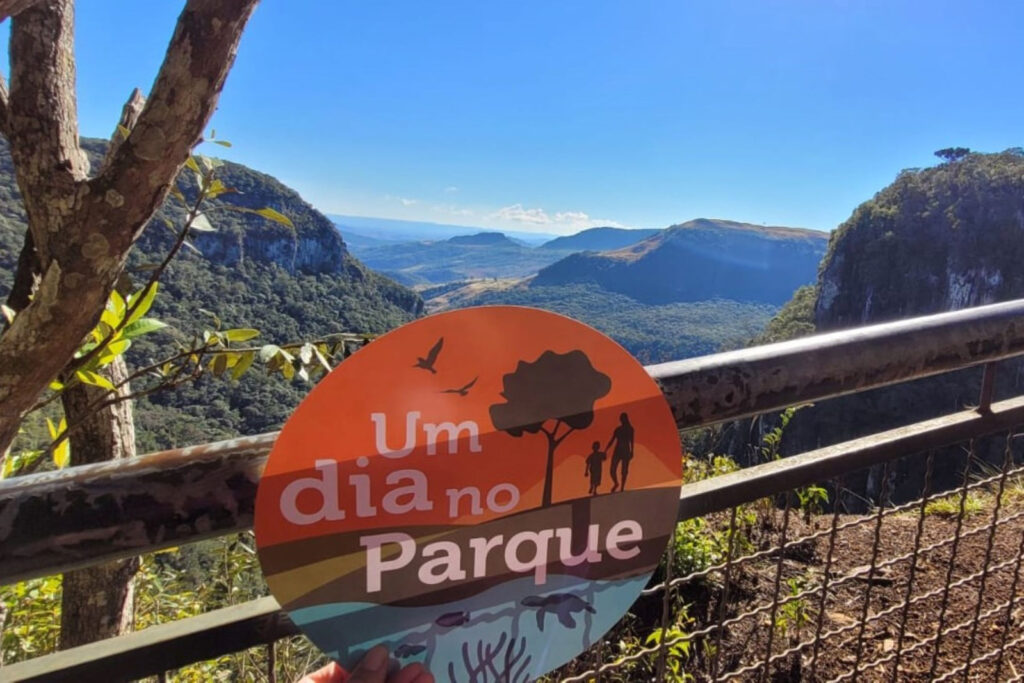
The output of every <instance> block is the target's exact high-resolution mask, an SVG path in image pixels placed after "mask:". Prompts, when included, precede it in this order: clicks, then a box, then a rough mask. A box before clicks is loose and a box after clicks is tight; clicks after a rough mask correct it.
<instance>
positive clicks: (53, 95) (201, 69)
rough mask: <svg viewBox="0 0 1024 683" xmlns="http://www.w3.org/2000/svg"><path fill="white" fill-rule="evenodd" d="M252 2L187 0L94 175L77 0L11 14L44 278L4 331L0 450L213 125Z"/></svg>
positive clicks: (24, 175) (23, 176) (13, 121)
mask: <svg viewBox="0 0 1024 683" xmlns="http://www.w3.org/2000/svg"><path fill="white" fill-rule="evenodd" d="M2 2H3V0H0V3H2ZM257 2H258V0H218V1H217V2H211V1H209V0H188V2H187V3H186V5H185V9H184V11H183V12H182V14H181V16H180V17H179V19H178V24H177V27H176V29H175V32H174V36H173V38H172V39H171V43H170V45H169V47H168V48H167V56H166V58H165V60H164V63H163V66H162V67H161V70H160V74H159V76H158V77H157V79H156V83H155V84H154V86H153V90H152V93H151V96H150V98H149V101H148V102H147V103H146V105H145V107H144V108H143V110H142V112H141V114H140V115H139V120H138V123H137V124H136V127H135V130H134V131H133V132H132V134H131V135H129V136H128V139H127V140H125V141H124V142H123V143H122V144H121V146H120V148H119V149H118V150H117V151H116V152H115V154H114V155H113V157H112V159H111V162H110V165H109V166H108V167H107V168H106V170H105V171H104V172H103V173H102V174H101V175H99V176H98V177H96V178H94V179H92V180H90V181H88V182H85V181H84V179H85V177H86V175H87V163H86V159H85V156H84V154H83V153H82V151H81V149H80V148H79V146H78V130H77V114H76V110H75V100H74V58H73V54H72V28H73V16H72V11H71V0H43V1H42V2H41V3H40V4H39V5H37V6H34V7H31V8H30V9H27V10H24V11H22V12H21V13H20V14H18V15H17V16H16V17H15V19H14V22H13V26H12V35H11V56H12V70H11V96H10V102H9V113H10V116H9V123H10V127H11V139H10V142H11V151H12V157H13V158H14V163H15V168H16V171H17V176H18V184H19V187H20V189H21V193H22V196H23V198H24V201H25V208H26V212H27V213H28V218H29V227H30V229H31V231H32V235H33V238H34V240H35V247H36V250H37V253H38V254H39V258H40V262H41V264H42V277H41V279H40V282H39V286H38V287H37V289H36V292H35V296H34V297H33V299H32V302H31V303H30V304H29V305H28V306H27V307H25V309H24V310H22V311H21V312H20V313H19V314H18V315H17V316H16V317H15V318H14V322H13V323H12V324H11V326H10V327H8V328H7V330H6V331H4V332H3V333H2V335H0V451H3V450H4V449H5V448H6V447H7V446H8V445H9V444H10V442H11V440H12V439H13V438H14V435H15V434H16V433H17V427H18V424H19V423H20V422H21V420H22V418H23V417H24V415H25V413H26V411H27V410H28V409H29V408H31V407H32V405H34V404H35V402H36V401H37V399H38V397H39V395H40V393H41V392H42V391H43V390H44V389H45V388H46V386H47V384H48V383H49V382H50V381H51V380H52V379H53V378H54V377H56V376H57V375H58V373H59V372H60V370H61V369H62V368H63V367H64V366H65V365H66V364H67V362H68V361H69V360H70V359H71V358H72V357H73V355H74V353H75V350H76V349H77V348H78V347H79V345H80V344H81V342H82V340H83V339H84V338H85V336H86V335H87V334H88V333H89V331H90V330H91V329H92V328H93V327H94V326H95V324H96V321H97V320H98V319H99V316H100V313H101V312H102V311H103V307H104V305H105V304H106V301H107V298H108V297H109V295H110V292H111V290H112V289H113V288H114V285H115V283H116V282H117V280H118V277H119V276H120V274H121V272H122V271H123V269H124V264H125V259H126V258H127V255H128V251H129V249H130V248H131V246H132V243H133V242H134V240H135V239H136V238H137V237H138V235H139V234H140V233H141V231H142V229H143V227H144V226H145V224H146V222H147V221H148V220H149V219H150V218H151V217H152V215H153V213H154V212H155V211H156V209H157V207H158V206H159V205H160V203H161V202H162V201H163V199H164V198H165V196H166V194H167V190H168V189H169V188H170V186H171V183H172V182H174V179H175V178H176V176H177V173H178V171H179V170H180V168H181V166H182V165H183V164H184V162H185V160H186V159H187V158H188V155H189V153H190V151H191V148H192V146H193V145H194V144H195V142H196V141H197V140H198V139H199V137H200V135H201V133H202V130H203V128H204V127H205V126H206V124H207V122H208V120H209V118H210V115H211V114H212V112H213V110H214V107H215V106H216V103H217V97H218V95H219V93H220V89H221V87H222V86H223V84H224V80H225V78H226V77H227V73H228V70H229V69H230V67H231V64H232V62H233V60H234V57H235V52H236V50H237V46H238V41H239V39H240V37H241V34H242V30H243V29H244V27H245V24H246V21H247V20H248V18H249V16H250V15H251V14H252V11H253V9H254V8H255V6H256V4H257ZM0 9H2V5H0Z"/></svg>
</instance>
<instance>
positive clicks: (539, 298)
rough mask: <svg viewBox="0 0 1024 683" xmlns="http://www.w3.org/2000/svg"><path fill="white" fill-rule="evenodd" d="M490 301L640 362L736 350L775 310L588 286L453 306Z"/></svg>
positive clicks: (486, 296) (486, 297) (498, 295)
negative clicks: (572, 324) (572, 326)
mask: <svg viewBox="0 0 1024 683" xmlns="http://www.w3.org/2000/svg"><path fill="white" fill-rule="evenodd" d="M491 304H508V305H513V306H534V307H536V308H543V309H545V310H548V311H552V312H554V313H561V314H562V315H567V316H569V317H571V318H575V319H576V320H580V321H582V322H584V323H587V324H588V325H591V326H592V327H594V328H596V329H598V330H600V331H601V332H604V333H605V334H607V335H609V336H610V337H612V338H613V339H615V341H617V342H619V343H620V344H622V345H623V346H624V347H625V348H626V350H627V351H629V352H630V353H631V354H633V355H634V356H635V357H636V358H637V359H638V360H639V361H640V362H642V363H660V362H664V361H668V360H675V359H678V358H689V357H692V356H699V355H703V354H707V353H714V352H716V351H721V350H723V349H729V348H738V347H740V346H742V345H743V344H744V343H745V342H746V340H748V339H750V338H751V337H752V336H753V335H755V334H757V332H759V331H760V330H761V329H763V327H764V325H765V323H766V322H767V321H768V320H769V318H770V316H771V315H772V313H773V312H774V310H775V309H773V308H772V307H771V306H767V305H763V304H749V303H741V302H738V301H728V300H725V299H720V300H713V301H700V302H695V303H671V304H664V305H659V306H654V305H647V304H643V303H640V302H638V301H636V300H634V299H631V298H629V297H628V296H625V295H623V294H616V293H614V292H608V291H605V290H603V289H601V288H600V287H598V286H596V285H587V284H572V285H565V286H557V287H554V286H552V287H529V288H526V287H517V288H512V289H504V290H496V291H483V292H481V293H479V294H478V295H475V296H473V297H471V298H467V299H464V300H460V301H459V302H458V304H457V305H458V306H459V307H463V306H484V305H491Z"/></svg>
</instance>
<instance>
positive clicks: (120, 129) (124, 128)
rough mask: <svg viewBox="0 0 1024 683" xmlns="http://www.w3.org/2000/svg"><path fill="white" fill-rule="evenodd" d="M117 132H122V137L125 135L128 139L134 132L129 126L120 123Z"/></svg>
mask: <svg viewBox="0 0 1024 683" xmlns="http://www.w3.org/2000/svg"><path fill="white" fill-rule="evenodd" d="M117 132H118V133H120V134H121V137H123V138H124V139H125V140H127V139H128V136H129V135H131V134H132V131H131V129H130V128H128V127H127V126H122V125H121V124H120V123H119V124H117Z"/></svg>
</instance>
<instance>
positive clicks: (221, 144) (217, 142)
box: [213, 140, 231, 147]
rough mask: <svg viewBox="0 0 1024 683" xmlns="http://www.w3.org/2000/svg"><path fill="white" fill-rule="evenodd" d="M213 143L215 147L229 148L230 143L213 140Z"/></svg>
mask: <svg viewBox="0 0 1024 683" xmlns="http://www.w3.org/2000/svg"><path fill="white" fill-rule="evenodd" d="M213 143H214V144H215V145H220V146H221V147H230V146H231V143H230V142H228V141H227V140H214V141H213Z"/></svg>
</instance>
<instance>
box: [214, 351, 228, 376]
mask: <svg viewBox="0 0 1024 683" xmlns="http://www.w3.org/2000/svg"><path fill="white" fill-rule="evenodd" d="M210 369H211V370H213V374H214V375H215V376H216V377H220V376H221V375H223V374H224V371H225V370H227V369H228V354H226V353H218V354H217V355H216V356H214V357H213V360H212V361H210Z"/></svg>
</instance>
